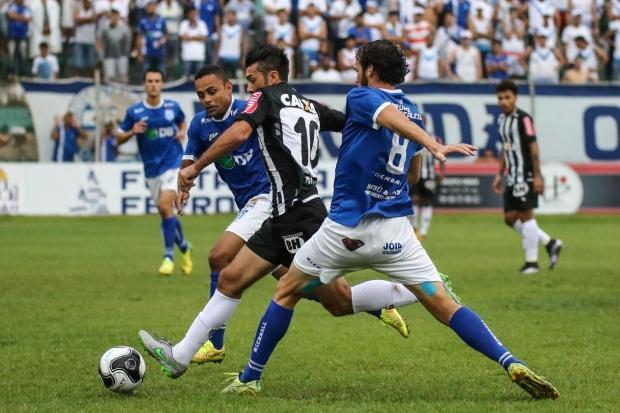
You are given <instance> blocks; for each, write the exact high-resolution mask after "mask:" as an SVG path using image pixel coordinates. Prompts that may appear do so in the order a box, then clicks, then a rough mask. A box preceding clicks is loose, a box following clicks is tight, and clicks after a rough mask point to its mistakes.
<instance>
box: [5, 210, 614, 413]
mask: <svg viewBox="0 0 620 413" xmlns="http://www.w3.org/2000/svg"><path fill="white" fill-rule="evenodd" d="M230 219H231V216H211V217H205V216H194V217H184V218H183V219H182V220H183V221H182V222H183V225H184V228H185V233H186V236H187V237H188V238H189V239H190V240H191V241H192V242H193V243H194V245H195V273H194V274H193V275H192V276H190V277H185V276H182V275H181V273H180V268H177V269H176V272H175V275H174V276H172V277H169V278H163V277H161V276H159V275H158V274H157V268H158V265H159V262H160V256H161V246H160V244H161V241H160V232H159V219H158V217H156V216H147V217H101V218H22V217H17V218H16V217H0V291H1V297H2V300H1V303H2V305H1V306H0V331H1V333H0V345H1V346H0V349H1V352H2V356H0V359H1V360H2V363H1V365H2V367H3V379H2V383H3V385H2V387H3V389H2V392H1V393H2V394H1V395H0V411H2V412H31V411H39V412H69V411H71V412H110V411H115V412H139V411H144V412H149V413H152V412H189V411H201V412H258V411H265V412H319V411H326V412H327V411H329V412H366V411H367V412H390V411H392V412H406V411H415V412H425V411H429V412H457V411H459V412H461V411H462V412H515V411H523V412H562V413H565V412H573V411H604V412H613V411H620V391H619V383H620V376H619V373H618V365H619V364H620V357H619V356H618V350H617V341H618V338H619V337H620V328H619V327H618V316H619V314H620V311H619V310H620V300H619V299H618V282H619V281H620V280H619V275H620V273H619V270H618V268H619V267H620V256H619V251H620V250H619V249H618V245H619V244H618V235H619V234H620V220H619V219H618V217H617V216H571V217H539V219H538V221H539V223H540V225H541V226H542V227H543V228H544V229H545V230H546V231H548V232H549V233H550V234H552V235H555V236H559V237H561V238H562V239H563V240H564V241H565V244H566V247H565V250H564V252H563V255H562V257H561V260H560V263H559V265H558V267H557V268H556V269H555V270H554V271H547V270H543V271H542V272H541V273H540V274H539V275H535V276H520V275H518V274H517V273H516V269H517V268H518V267H519V266H520V265H521V264H522V250H521V246H520V240H519V239H518V237H517V236H516V234H514V233H513V232H512V231H511V230H509V229H507V228H506V227H504V226H503V224H502V220H501V217H500V215H499V214H492V215H440V216H436V217H435V219H434V221H433V225H432V228H431V234H430V235H431V237H430V239H429V240H428V241H427V242H426V243H425V245H426V247H427V249H428V251H429V253H430V255H431V257H433V259H434V261H435V263H436V264H437V266H438V268H439V269H440V270H442V271H443V272H445V273H448V274H450V275H451V278H452V281H453V282H454V285H455V288H456V290H457V292H458V293H459V294H460V296H461V297H462V298H463V300H464V301H465V302H466V303H467V304H468V305H469V306H470V307H472V308H473V309H474V310H476V311H477V312H478V313H479V314H481V315H482V317H483V318H484V319H485V321H486V322H487V324H488V325H489V326H490V327H491V328H492V329H493V330H494V332H495V333H496V334H497V336H498V337H499V338H500V339H501V340H502V342H503V343H504V344H506V345H507V346H508V347H509V348H510V349H511V351H512V352H513V353H514V354H515V355H516V356H517V357H521V358H523V359H524V360H525V361H526V362H528V363H529V364H530V366H531V367H533V368H534V369H535V370H537V371H539V372H540V373H542V374H543V375H545V376H547V377H549V378H550V379H551V380H552V382H553V383H554V384H555V385H556V386H557V387H558V389H559V391H560V393H561V398H560V399H559V400H558V401H542V402H536V401H532V400H531V399H530V396H529V395H527V394H526V393H525V392H523V391H521V390H520V389H519V388H518V387H517V386H516V385H513V384H511V383H510V381H509V379H508V378H507V376H506V375H505V373H504V372H503V370H502V369H501V368H500V367H498V366H497V365H496V364H495V363H493V362H491V361H489V360H488V359H486V358H485V357H483V356H481V355H480V354H478V353H476V352H474V351H472V350H471V349H469V348H468V347H467V346H465V345H464V344H463V343H462V342H461V341H460V340H459V339H458V337H457V336H456V335H454V334H453V333H452V332H451V331H450V330H449V329H447V328H445V327H442V326H441V325H440V324H439V323H437V322H435V321H434V320H433V319H432V318H431V317H430V316H429V315H428V313H427V312H426V311H425V310H424V309H423V308H422V307H421V306H420V305H415V306H410V307H408V308H404V309H403V310H402V312H403V314H404V315H405V316H406V317H407V318H408V320H409V324H410V327H411V329H412V336H411V337H410V338H409V339H407V340H405V339H402V338H401V337H400V336H399V335H398V334H397V333H396V332H394V331H392V330H390V329H386V328H383V327H382V326H381V325H380V323H379V322H378V321H377V320H376V319H375V318H373V317H370V316H367V315H365V314H361V315H357V316H352V317H345V318H339V319H336V318H333V317H331V316H329V315H328V314H327V313H326V312H325V311H324V310H323V309H322V308H321V307H320V306H319V305H318V304H317V303H314V302H303V303H301V304H300V305H299V306H298V309H297V311H296V314H295V317H294V319H293V323H292V326H291V328H290V330H289V333H288V335H287V337H286V338H285V339H284V340H283V341H282V343H281V345H280V347H279V348H278V349H277V351H276V352H275V353H274V356H273V358H272V360H271V363H270V364H269V366H268V368H267V369H266V372H265V375H264V379H263V393H262V394H261V395H260V396H259V397H256V398H248V397H235V396H232V397H231V396H223V395H220V394H219V391H220V389H222V388H223V387H224V385H223V384H222V380H223V373H224V372H231V371H239V370H240V369H241V368H242V367H243V366H244V364H245V362H246V360H247V356H248V354H249V350H250V344H251V341H252V339H253V337H254V333H255V329H256V326H257V323H258V320H259V319H260V317H261V315H262V314H263V311H264V309H265V308H266V306H267V304H268V301H269V299H270V297H271V295H272V294H273V291H274V286H275V284H274V281H273V279H271V278H266V279H264V280H262V281H261V282H259V283H258V284H256V285H255V286H254V287H253V288H251V289H250V290H249V291H248V292H247V293H246V295H245V297H244V299H243V302H242V304H241V306H240V307H239V309H238V310H237V312H236V314H235V315H234V317H233V318H232V320H231V322H230V323H229V325H228V333H227V338H226V346H227V351H228V353H227V356H226V360H225V361H224V363H222V364H219V365H204V366H193V367H192V368H191V369H190V370H189V371H188V373H186V375H185V376H183V377H182V378H180V379H178V380H171V379H168V378H167V377H164V376H163V375H162V374H161V373H160V372H159V369H158V368H157V367H156V363H155V362H154V361H153V360H152V359H151V358H150V357H148V356H147V355H146V354H145V352H144V351H143V350H142V349H141V348H140V347H139V344H138V340H137V332H138V330H139V329H141V328H145V329H149V330H155V331H158V332H160V333H162V334H164V335H166V336H168V337H169V338H171V339H172V340H175V341H176V340H179V339H180V338H181V337H182V335H183V334H184V332H185V331H186V329H187V327H188V326H189V324H190V323H191V321H192V320H193V319H194V317H195V316H196V314H197V313H198V312H199V311H200V310H201V309H202V307H203V306H204V304H205V302H206V300H207V298H208V289H209V287H208V283H209V275H208V274H209V272H208V263H207V253H208V251H209V249H210V247H211V246H212V245H213V244H214V242H215V240H216V239H217V237H218V235H219V234H220V232H221V231H222V230H223V229H224V228H225V227H226V225H227V224H228V223H229V221H230ZM540 257H541V260H540V261H541V267H546V264H547V257H546V254H545V252H544V250H543V249H541V251H540ZM377 276H378V275H376V274H373V273H372V272H361V273H356V274H353V275H350V276H349V277H348V278H349V281H350V282H351V283H353V284H355V283H359V282H361V281H363V280H365V279H369V278H373V277H377ZM115 345H130V346H134V347H136V348H137V349H138V350H139V351H140V352H141V353H143V355H144V356H145V359H146V362H147V375H146V378H145V382H144V384H143V385H142V386H141V387H140V388H139V389H138V391H137V392H136V393H135V394H134V395H131V396H122V395H118V394H114V393H112V392H110V391H108V390H106V389H105V388H104V387H103V386H102V385H101V383H100V382H99V378H98V376H97V364H98V362H99V358H100V357H101V355H102V354H103V352H104V351H105V350H106V349H108V348H109V347H112V346H115Z"/></svg>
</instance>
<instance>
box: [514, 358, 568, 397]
mask: <svg viewBox="0 0 620 413" xmlns="http://www.w3.org/2000/svg"><path fill="white" fill-rule="evenodd" d="M508 376H509V377H510V380H512V381H513V382H514V383H516V384H517V385H518V386H519V387H521V388H522V389H523V390H525V391H526V392H528V393H529V394H531V395H532V397H533V398H535V399H557V398H558V397H560V393H558V391H557V390H556V388H555V387H553V384H551V383H549V382H548V381H547V380H545V378H544V377H541V376H539V375H538V374H536V373H534V372H533V371H532V370H530V369H529V368H528V367H527V366H526V365H525V364H521V363H511V364H510V366H508Z"/></svg>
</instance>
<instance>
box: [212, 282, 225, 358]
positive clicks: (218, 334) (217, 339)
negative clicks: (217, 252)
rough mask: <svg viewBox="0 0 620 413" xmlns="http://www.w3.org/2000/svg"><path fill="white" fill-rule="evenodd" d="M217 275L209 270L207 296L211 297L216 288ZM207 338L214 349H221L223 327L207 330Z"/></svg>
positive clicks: (222, 345)
mask: <svg viewBox="0 0 620 413" xmlns="http://www.w3.org/2000/svg"><path fill="white" fill-rule="evenodd" d="M219 276H220V273H219V272H216V271H211V295H210V296H209V297H213V294H215V290H217V280H218V278H219ZM209 340H210V341H211V343H213V347H215V349H216V350H221V349H222V347H224V328H220V329H219V330H211V331H210V332H209Z"/></svg>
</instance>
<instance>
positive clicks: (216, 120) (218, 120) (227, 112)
mask: <svg viewBox="0 0 620 413" xmlns="http://www.w3.org/2000/svg"><path fill="white" fill-rule="evenodd" d="M234 104H235V98H234V97H233V98H232V99H231V100H230V106H229V107H228V110H227V111H226V113H224V116H222V118H221V119H216V118H213V122H224V121H225V120H226V119H228V118H229V117H230V113H231V112H232V108H233V105H234Z"/></svg>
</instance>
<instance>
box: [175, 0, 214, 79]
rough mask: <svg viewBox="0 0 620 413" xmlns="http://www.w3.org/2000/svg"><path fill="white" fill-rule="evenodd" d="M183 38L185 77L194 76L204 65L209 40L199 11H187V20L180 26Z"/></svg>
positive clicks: (182, 53)
mask: <svg viewBox="0 0 620 413" xmlns="http://www.w3.org/2000/svg"><path fill="white" fill-rule="evenodd" d="M179 37H180V38H181V60H182V61H183V75H184V76H186V77H190V76H192V75H194V74H195V73H196V72H198V70H199V69H200V67H201V66H202V65H203V63H204V59H205V53H206V41H207V39H208V38H209V29H207V24H206V23H205V22H203V21H202V20H201V19H200V18H198V10H196V9H195V8H193V7H192V8H191V9H189V10H188V11H187V20H183V21H182V22H181V25H180V26H179Z"/></svg>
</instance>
